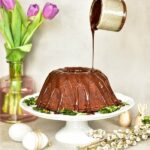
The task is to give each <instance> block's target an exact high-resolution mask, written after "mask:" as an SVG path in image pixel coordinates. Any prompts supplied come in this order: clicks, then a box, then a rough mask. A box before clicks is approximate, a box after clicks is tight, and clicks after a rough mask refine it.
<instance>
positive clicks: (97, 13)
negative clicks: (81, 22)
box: [90, 0, 101, 70]
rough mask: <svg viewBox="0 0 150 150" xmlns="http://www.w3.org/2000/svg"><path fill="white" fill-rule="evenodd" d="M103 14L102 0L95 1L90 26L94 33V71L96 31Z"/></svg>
mask: <svg viewBox="0 0 150 150" xmlns="http://www.w3.org/2000/svg"><path fill="white" fill-rule="evenodd" d="M100 14H101V0H93V3H92V8H91V15H90V24H91V32H92V70H93V69H94V54H95V48H94V46H95V41H94V37H95V30H97V25H98V22H99V19H100Z"/></svg>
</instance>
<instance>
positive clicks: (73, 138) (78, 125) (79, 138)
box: [55, 121, 93, 145]
mask: <svg viewBox="0 0 150 150" xmlns="http://www.w3.org/2000/svg"><path fill="white" fill-rule="evenodd" d="M90 129H92V128H90V127H89V125H88V122H87V121H67V122H66V125H65V127H64V128H62V129H61V130H60V131H58V132H57V134H56V135H55V138H56V140H57V141H59V142H61V143H65V144H71V145H82V144H88V143H90V142H91V141H93V139H92V138H90V137H88V135H87V131H89V130H90Z"/></svg>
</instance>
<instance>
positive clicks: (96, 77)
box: [37, 67, 121, 113]
mask: <svg viewBox="0 0 150 150" xmlns="http://www.w3.org/2000/svg"><path fill="white" fill-rule="evenodd" d="M120 103H121V102H120V101H119V100H118V99H117V98H116V96H115V95H114V93H113V91H112V89H111V87H110V84H109V81H108V79H107V77H106V76H105V75H104V74H103V73H102V72H101V71H99V70H96V69H90V68H82V67H72V68H69V67H68V68H64V69H58V70H54V71H52V72H51V73H50V74H49V75H48V77H47V79H46V81H45V83H44V85H43V88H42V90H41V92H40V95H39V97H38V100H37V106H38V107H40V108H44V109H47V110H51V111H54V112H55V113H59V112H60V111H61V110H63V109H67V110H72V111H77V112H86V113H93V112H97V111H99V110H100V109H101V108H104V107H106V106H111V105H119V104H120Z"/></svg>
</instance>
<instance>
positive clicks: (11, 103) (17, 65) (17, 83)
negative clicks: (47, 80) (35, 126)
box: [0, 62, 37, 123]
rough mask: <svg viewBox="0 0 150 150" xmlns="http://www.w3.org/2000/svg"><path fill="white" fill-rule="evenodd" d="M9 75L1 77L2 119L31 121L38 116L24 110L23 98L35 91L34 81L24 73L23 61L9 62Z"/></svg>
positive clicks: (0, 108) (9, 121)
mask: <svg viewBox="0 0 150 150" xmlns="http://www.w3.org/2000/svg"><path fill="white" fill-rule="evenodd" d="M8 64H9V76H6V77H3V78H1V79H0V121H2V122H7V123H17V122H29V121H32V120H35V119H36V118H37V117H35V116H33V115H31V114H29V113H27V112H26V111H24V110H22V109H21V107H20V106H19V103H20V100H21V98H23V97H25V96H27V95H30V94H33V93H34V92H35V88H34V81H33V80H32V78H31V77H28V76H24V75H23V62H8Z"/></svg>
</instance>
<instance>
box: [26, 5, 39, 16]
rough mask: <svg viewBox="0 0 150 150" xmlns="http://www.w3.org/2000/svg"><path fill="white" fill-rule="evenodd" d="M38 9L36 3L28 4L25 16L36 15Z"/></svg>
mask: <svg viewBox="0 0 150 150" xmlns="http://www.w3.org/2000/svg"><path fill="white" fill-rule="evenodd" d="M39 9H40V8H39V5H37V4H32V5H30V6H29V8H28V12H27V16H28V17H32V16H36V15H37V14H38V12H39Z"/></svg>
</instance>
